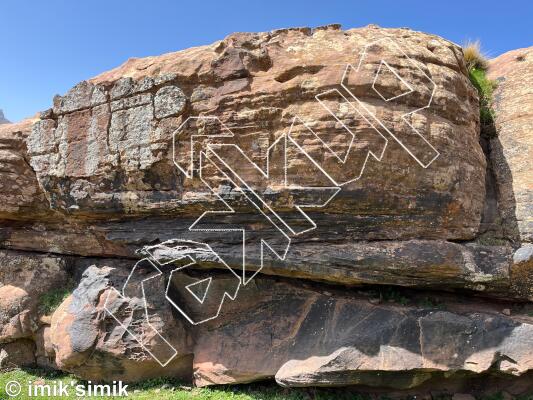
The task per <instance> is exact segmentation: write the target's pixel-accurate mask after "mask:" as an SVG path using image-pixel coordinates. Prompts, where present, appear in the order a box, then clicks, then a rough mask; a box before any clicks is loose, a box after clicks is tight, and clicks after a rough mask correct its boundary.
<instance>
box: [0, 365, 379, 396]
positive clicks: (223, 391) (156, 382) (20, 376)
mask: <svg viewBox="0 0 533 400" xmlns="http://www.w3.org/2000/svg"><path fill="white" fill-rule="evenodd" d="M42 380H44V381H45V383H46V384H47V385H51V386H53V384H54V383H55V384H56V385H58V384H59V382H60V381H61V382H63V384H64V385H72V386H76V385H78V384H86V383H85V382H84V381H82V380H79V379H77V378H76V377H74V376H71V375H67V374H64V373H61V372H47V371H43V370H37V369H24V370H22V369H16V370H12V371H5V372H0V399H2V400H4V399H6V400H7V399H9V397H8V396H7V393H6V391H5V387H6V384H7V383H8V382H11V381H17V382H19V383H20V384H21V385H22V387H23V388H24V390H26V392H25V393H22V394H21V395H20V396H18V397H17V399H21V400H30V399H48V398H49V397H34V396H28V394H27V388H28V385H29V383H30V382H32V383H33V382H36V381H42ZM189 386H190V385H183V384H181V383H180V382H179V381H175V380H172V379H164V378H158V379H152V380H148V381H144V382H142V383H138V384H135V385H129V386H128V388H127V391H128V397H127V398H128V399H135V400H154V399H158V400H171V399H172V400H186V399H193V400H308V399H316V400H330V399H339V400H348V399H350V400H370V397H369V396H366V395H362V394H358V393H354V392H350V391H347V390H346V389H314V388H309V389H304V388H302V389H286V388H282V387H280V386H278V385H276V384H275V383H262V384H250V385H235V386H217V387H216V388H191V387H189ZM56 398H59V397H56ZM60 398H61V399H76V396H75V393H74V389H70V391H69V396H68V397H60ZM90 398H91V399H104V398H105V399H121V398H124V397H90Z"/></svg>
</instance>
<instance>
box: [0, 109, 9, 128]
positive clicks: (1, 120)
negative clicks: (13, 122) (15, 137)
mask: <svg viewBox="0 0 533 400" xmlns="http://www.w3.org/2000/svg"><path fill="white" fill-rule="evenodd" d="M9 123H10V122H9V121H8V120H7V119H6V117H4V112H3V111H2V109H0V124H9Z"/></svg>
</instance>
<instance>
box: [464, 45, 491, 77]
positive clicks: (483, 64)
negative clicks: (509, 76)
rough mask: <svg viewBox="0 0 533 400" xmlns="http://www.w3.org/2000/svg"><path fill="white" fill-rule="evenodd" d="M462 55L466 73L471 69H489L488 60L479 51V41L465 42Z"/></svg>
mask: <svg viewBox="0 0 533 400" xmlns="http://www.w3.org/2000/svg"><path fill="white" fill-rule="evenodd" d="M463 54H464V58H465V63H466V68H468V71H470V70H472V69H480V70H483V71H486V70H487V68H488V67H489V61H488V58H487V56H486V55H485V54H484V53H483V51H482V50H481V43H480V42H479V40H476V41H468V42H466V43H465V44H464V45H463Z"/></svg>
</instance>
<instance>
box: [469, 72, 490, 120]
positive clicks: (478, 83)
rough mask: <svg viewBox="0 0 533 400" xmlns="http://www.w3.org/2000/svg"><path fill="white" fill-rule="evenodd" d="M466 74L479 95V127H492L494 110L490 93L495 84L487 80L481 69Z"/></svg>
mask: <svg viewBox="0 0 533 400" xmlns="http://www.w3.org/2000/svg"><path fill="white" fill-rule="evenodd" d="M468 74H469V77H470V82H472V84H473V85H474V87H475V88H476V89H477V92H478V94H479V119H480V122H481V125H482V126H489V125H492V124H494V110H493V109H492V107H491V103H492V92H493V91H494V89H495V88H496V83H495V82H494V81H491V80H490V79H488V78H487V75H486V72H485V71H484V70H482V69H476V68H474V69H471V70H470V71H469V72H468Z"/></svg>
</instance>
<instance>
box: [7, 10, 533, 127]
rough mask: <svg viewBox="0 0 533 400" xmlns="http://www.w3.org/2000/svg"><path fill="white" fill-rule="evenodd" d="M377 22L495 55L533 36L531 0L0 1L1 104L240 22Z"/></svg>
mask: <svg viewBox="0 0 533 400" xmlns="http://www.w3.org/2000/svg"><path fill="white" fill-rule="evenodd" d="M329 23H340V24H342V26H343V28H344V29H348V28H353V27H358V26H364V25H367V24H370V23H374V24H378V25H380V26H384V27H409V28H412V29H415V30H421V31H426V32H431V33H435V34H438V35H441V36H443V37H445V38H447V39H449V40H452V41H454V42H456V43H463V42H464V41H465V40H467V39H480V40H481V42H482V44H483V47H484V49H485V50H486V51H487V52H488V53H489V54H490V55H492V56H496V55H499V54H501V53H504V52H506V51H508V50H512V49H515V48H519V47H527V46H531V45H533V28H532V26H533V2H531V1H527V0H524V1H514V0H506V1H499V2H495V1H487V0H485V1H479V2H476V1H466V0H463V1H455V0H448V1H446V0H439V1H434V2H432V1H430V0H426V1H400V0H396V1H382V0H374V1H335V0H324V1H313V0H307V1H290V0H283V1H278V0H268V1H255V2H254V1H253V0H248V1H233V0H218V1H210V0H196V1H178V0H176V1H170V0H169V1H163V0H146V1H138V0H130V1H118V0H116V1H114V0H105V1H104V0H91V1H67V0H46V1H34V2H30V1H20V0H4V1H2V2H0V108H1V109H3V110H4V112H5V114H6V117H7V118H8V119H10V120H12V121H17V120H20V119H22V118H24V117H27V116H30V115H33V114H34V113H36V112H37V111H40V110H44V109H46V108H49V107H50V105H51V103H52V97H53V96H54V95H55V94H63V93H65V92H66V91H67V90H68V89H69V88H70V87H72V86H73V85H74V84H76V83H77V82H79V81H81V80H84V79H88V78H91V77H93V76H95V75H97V74H99V73H101V72H103V71H106V70H108V69H111V68H114V67H116V66H118V65H120V64H122V63H123V62H124V61H125V60H127V59H128V58H129V57H143V56H148V55H157V54H162V53H166V52H170V51H176V50H180V49H183V48H187V47H191V46H197V45H202V44H208V43H211V42H213V41H215V40H218V39H221V38H223V37H224V36H226V35H227V34H229V33H231V32H235V31H241V32H242V31H268V30H272V29H276V28H283V27H290V26H311V27H313V26H319V25H325V24H329Z"/></svg>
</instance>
